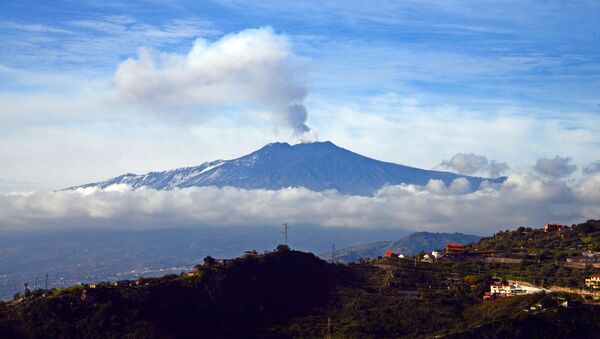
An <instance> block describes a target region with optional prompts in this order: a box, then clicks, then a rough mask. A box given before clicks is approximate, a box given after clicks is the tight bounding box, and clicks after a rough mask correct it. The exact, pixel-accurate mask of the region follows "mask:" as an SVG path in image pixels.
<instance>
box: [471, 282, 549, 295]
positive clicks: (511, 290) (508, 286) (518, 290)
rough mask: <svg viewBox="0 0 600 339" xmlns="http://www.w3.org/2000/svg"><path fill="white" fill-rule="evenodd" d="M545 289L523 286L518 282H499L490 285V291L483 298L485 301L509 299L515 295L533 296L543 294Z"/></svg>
mask: <svg viewBox="0 0 600 339" xmlns="http://www.w3.org/2000/svg"><path fill="white" fill-rule="evenodd" d="M543 291H544V289H541V288H538V287H534V286H523V285H521V284H518V283H516V282H507V281H503V282H499V283H493V284H491V285H490V291H489V292H487V293H486V294H485V295H484V296H483V300H491V299H498V298H509V297H513V296H515V295H523V294H532V293H540V292H543Z"/></svg>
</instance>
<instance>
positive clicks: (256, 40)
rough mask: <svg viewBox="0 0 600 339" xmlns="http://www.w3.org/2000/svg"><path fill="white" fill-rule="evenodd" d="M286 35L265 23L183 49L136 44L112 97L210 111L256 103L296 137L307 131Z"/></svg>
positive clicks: (117, 75)
mask: <svg viewBox="0 0 600 339" xmlns="http://www.w3.org/2000/svg"><path fill="white" fill-rule="evenodd" d="M295 59H296V58H295V56H294V54H293V53H292V51H291V48H290V43H289V41H288V39H287V38H286V37H285V36H283V35H278V34H275V33H274V32H273V29H271V28H270V27H265V28H258V29H248V30H244V31H241V32H239V33H236V34H229V35H226V36H224V37H222V38H221V39H220V40H217V41H214V42H210V41H208V40H206V39H202V38H200V39H197V40H196V41H195V42H194V45H193V47H192V49H191V50H190V51H189V52H188V53H186V54H178V53H164V52H156V51H151V50H148V49H144V48H142V49H140V50H139V52H138V56H137V58H129V59H127V60H125V61H124V62H122V63H121V64H120V65H119V66H118V68H117V71H116V73H115V77H114V82H115V88H116V94H117V96H118V97H119V98H120V99H122V100H125V101H128V102H132V103H138V104H142V105H145V106H146V107H149V108H152V109H154V110H160V111H165V112H173V111H178V112H184V114H186V115H192V116H193V115H196V114H199V113H198V112H202V113H200V114H215V112H218V110H216V109H214V108H223V107H235V106H239V105H248V104H250V105H257V106H259V107H261V108H264V109H267V110H268V111H269V112H271V113H272V114H273V120H274V123H275V124H276V125H277V126H280V127H284V128H287V129H291V130H292V131H293V133H294V136H295V137H296V138H297V139H304V138H306V136H307V135H311V129H310V128H309V127H308V126H307V124H306V121H307V118H308V114H307V111H306V107H305V106H304V105H303V104H302V103H303V101H304V99H305V97H306V92H307V91H306V88H305V87H304V86H303V84H302V83H301V82H300V81H299V80H298V78H297V73H298V72H297V67H296V64H295Z"/></svg>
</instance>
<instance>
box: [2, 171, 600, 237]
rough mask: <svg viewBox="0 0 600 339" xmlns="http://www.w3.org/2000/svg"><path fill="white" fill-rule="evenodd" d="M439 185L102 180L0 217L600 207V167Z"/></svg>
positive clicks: (44, 221)
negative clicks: (349, 190) (325, 187)
mask: <svg viewBox="0 0 600 339" xmlns="http://www.w3.org/2000/svg"><path fill="white" fill-rule="evenodd" d="M463 184H464V183H462V182H460V181H456V182H455V183H453V184H452V185H451V186H450V187H448V188H447V187H444V186H443V184H440V183H439V182H437V181H434V180H432V181H431V182H430V183H429V184H428V185H426V186H414V185H398V186H389V187H385V188H383V189H381V190H380V191H379V192H377V194H375V195H374V196H373V197H362V196H345V195H340V194H338V193H337V192H335V191H325V192H313V191H310V190H307V189H304V188H289V189H281V190H275V191H269V190H244V189H237V188H231V187H225V188H216V187H197V188H186V189H178V190H173V191H155V190H149V189H146V190H144V189H142V190H131V189H130V188H129V187H128V186H125V185H118V186H113V187H110V188H109V189H105V190H99V189H96V188H87V189H78V190H74V191H59V192H37V193H13V194H7V195H0V225H2V229H3V230H9V229H21V230H31V229H52V228H69V227H73V228H75V227H85V226H95V227H101V226H104V227H117V228H118V227H127V228H158V227H178V226H184V225H185V226H189V225H256V224H279V223H280V222H281V221H282V220H286V221H288V222H290V223H294V224H316V225H321V226H324V227H327V226H345V227H362V228H369V227H397V228H404V229H413V230H432V231H463V232H473V233H491V232H494V231H496V230H498V229H506V228H511V227H517V226H521V225H532V226H536V225H538V226H539V225H541V224H543V223H544V222H547V221H557V222H565V223H571V222H578V221H582V220H586V219H589V218H594V217H597V216H598V213H599V212H600V196H598V192H600V176H590V177H586V178H585V179H582V180H581V181H579V182H577V183H574V184H573V185H572V186H569V185H567V184H566V183H564V182H562V181H549V180H546V179H541V178H538V177H535V176H532V175H525V174H513V175H510V176H509V178H508V180H507V181H506V183H505V184H503V185H499V186H497V187H486V188H483V189H481V190H478V191H475V192H472V193H465V192H466V190H465V187H464V185H463Z"/></svg>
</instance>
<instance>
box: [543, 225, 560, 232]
mask: <svg viewBox="0 0 600 339" xmlns="http://www.w3.org/2000/svg"><path fill="white" fill-rule="evenodd" d="M564 227H565V225H562V224H544V232H554V231H559V232H560V231H561V230H562V229H563V228H564Z"/></svg>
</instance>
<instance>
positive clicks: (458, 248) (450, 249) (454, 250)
mask: <svg viewBox="0 0 600 339" xmlns="http://www.w3.org/2000/svg"><path fill="white" fill-rule="evenodd" d="M445 252H446V255H463V254H464V253H465V247H464V246H463V245H461V244H455V243H449V244H448V245H446V249H445Z"/></svg>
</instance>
